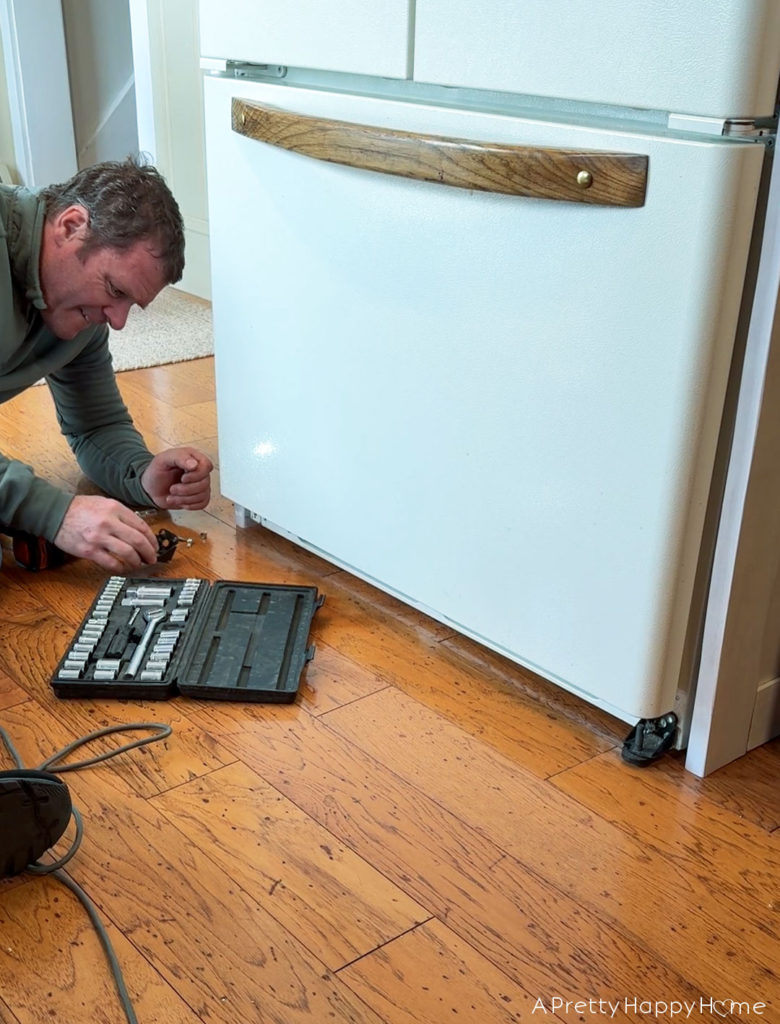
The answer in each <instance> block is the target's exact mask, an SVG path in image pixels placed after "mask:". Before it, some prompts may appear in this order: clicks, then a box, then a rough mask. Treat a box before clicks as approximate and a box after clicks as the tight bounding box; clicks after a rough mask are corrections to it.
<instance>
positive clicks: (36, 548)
mask: <svg viewBox="0 0 780 1024" xmlns="http://www.w3.org/2000/svg"><path fill="white" fill-rule="evenodd" d="M2 532H3V533H7V534H8V536H9V537H10V538H11V542H12V546H13V553H14V558H15V559H16V564H17V565H21V566H22V568H24V569H29V570H30V571H31V572H38V570H39V569H56V568H57V566H58V565H63V563H64V562H65V561H66V560H67V558H68V555H67V554H66V553H65V552H64V551H63V550H62V549H61V548H58V547H57V545H56V544H52V542H51V541H50V540H46V539H45V538H44V537H36V536H35V535H34V534H32V533H25V532H24V530H9V529H8V528H7V527H6V528H5V529H3V531H2Z"/></svg>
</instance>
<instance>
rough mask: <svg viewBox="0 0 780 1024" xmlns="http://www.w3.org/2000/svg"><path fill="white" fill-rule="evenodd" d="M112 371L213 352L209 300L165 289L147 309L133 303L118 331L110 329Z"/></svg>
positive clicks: (176, 361) (193, 357) (178, 360)
mask: <svg viewBox="0 0 780 1024" xmlns="http://www.w3.org/2000/svg"><path fill="white" fill-rule="evenodd" d="M108 343H109V347H110V348H111V357H112V359H113V360H114V369H115V370H135V369H137V368H138V367H141V366H160V365H162V364H163V363H180V362H182V361H183V360H185V359H199V358H201V357H202V356H210V355H212V353H213V351H214V335H213V330H212V324H211V303H209V302H206V301H205V300H204V299H198V298H195V296H193V295H188V294H187V293H186V292H182V291H179V290H178V289H177V288H172V287H170V288H164V289H163V290H162V291H161V292H160V294H159V295H158V296H157V298H156V299H155V300H154V302H152V303H151V304H150V305H149V306H148V307H147V308H146V309H139V308H138V306H134V307H133V308H132V309H131V311H130V315H129V316H128V318H127V323H126V324H125V326H124V327H123V328H122V330H121V331H109V338H108Z"/></svg>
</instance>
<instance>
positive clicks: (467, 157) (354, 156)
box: [231, 97, 648, 207]
mask: <svg viewBox="0 0 780 1024" xmlns="http://www.w3.org/2000/svg"><path fill="white" fill-rule="evenodd" d="M231 126H232V128H233V131H235V132H238V134H240V135H244V136H246V137H247V138H250V139H256V140H258V141H260V142H265V143H268V144H270V145H272V146H278V147H281V148H282V149H287V150H291V151H292V152H294V153H300V154H303V155H305V156H308V157H314V158H315V159H317V160H325V161H329V162H331V163H338V164H346V165H347V166H349V167H355V168H359V169H361V170H368V171H380V172H382V173H383V174H394V175H400V176H401V177H405V178H414V179H416V180H418V181H428V182H435V183H436V184H440V185H451V186H455V187H456V188H465V189H476V190H478V191H482V192H498V193H502V194H509V195H514V196H526V197H531V198H535V199H563V200H567V201H568V202H575V203H587V204H590V205H600V206H629V207H631V206H633V207H636V206H643V205H644V201H645V191H646V187H647V165H648V158H647V157H646V156H642V155H640V154H634V153H604V152H597V151H594V150H565V149H551V148H543V147H531V146H512V145H507V144H504V143H497V142H492V143H491V142H476V141H469V140H466V139H453V138H445V137H443V136H437V135H421V134H419V133H416V132H405V131H397V130H395V129H391V128H382V127H379V126H373V125H364V124H352V123H351V122H349V121H335V120H331V119H328V118H322V117H312V116H310V115H307V114H297V113H291V112H289V111H285V110H279V109H276V108H274V107H269V106H265V105H263V104H260V103H255V102H253V101H252V100H246V99H242V98H240V97H234V98H233V101H232V112H231Z"/></svg>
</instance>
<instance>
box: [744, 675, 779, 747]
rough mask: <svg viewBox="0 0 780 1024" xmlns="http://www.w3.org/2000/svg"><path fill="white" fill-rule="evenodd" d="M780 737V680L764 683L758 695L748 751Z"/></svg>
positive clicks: (751, 723) (749, 735)
mask: <svg viewBox="0 0 780 1024" xmlns="http://www.w3.org/2000/svg"><path fill="white" fill-rule="evenodd" d="M775 736H780V678H777V679H770V680H769V682H766V683H762V684H761V686H759V688H758V692H757V693H756V703H755V704H754V706H753V718H752V720H751V722H750V733H749V734H748V742H747V749H748V750H752V749H753V748H754V747H760V746H761V744H762V743H768V742H769V740H773V739H774V738H775Z"/></svg>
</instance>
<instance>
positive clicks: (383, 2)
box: [199, 0, 409, 78]
mask: <svg viewBox="0 0 780 1024" xmlns="http://www.w3.org/2000/svg"><path fill="white" fill-rule="evenodd" d="M199 15H200V52H201V54H202V55H203V56H204V57H218V58H219V57H221V58H223V59H227V60H237V61H251V62H254V63H260V64H290V65H297V66H299V67H307V68H319V69H321V70H325V71H347V72H353V73H356V74H366V75H384V76H387V77H388V78H406V76H407V73H408V64H409V3H408V0H372V2H371V3H370V4H367V3H365V2H364V0H340V2H339V3H338V4H337V5H334V4H323V3H321V2H319V0H262V2H261V3H258V2H257V0H200V7H199Z"/></svg>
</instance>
